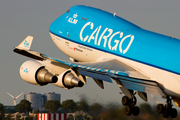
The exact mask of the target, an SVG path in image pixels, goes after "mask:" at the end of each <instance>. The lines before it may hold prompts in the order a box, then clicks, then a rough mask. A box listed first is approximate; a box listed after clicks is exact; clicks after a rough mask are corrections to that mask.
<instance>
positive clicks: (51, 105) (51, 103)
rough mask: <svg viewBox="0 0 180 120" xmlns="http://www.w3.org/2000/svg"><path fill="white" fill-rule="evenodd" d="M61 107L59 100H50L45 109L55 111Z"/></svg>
mask: <svg viewBox="0 0 180 120" xmlns="http://www.w3.org/2000/svg"><path fill="white" fill-rule="evenodd" d="M60 107H61V104H60V102H59V101H58V100H48V101H46V103H45V107H44V108H45V109H46V110H48V111H49V112H51V113H53V112H55V111H56V110H58V109H59V108H60Z"/></svg>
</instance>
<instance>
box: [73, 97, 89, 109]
mask: <svg viewBox="0 0 180 120" xmlns="http://www.w3.org/2000/svg"><path fill="white" fill-rule="evenodd" d="M76 110H78V111H81V110H82V111H84V112H88V111H89V104H88V102H87V100H86V99H85V98H83V99H81V100H80V101H78V102H76Z"/></svg>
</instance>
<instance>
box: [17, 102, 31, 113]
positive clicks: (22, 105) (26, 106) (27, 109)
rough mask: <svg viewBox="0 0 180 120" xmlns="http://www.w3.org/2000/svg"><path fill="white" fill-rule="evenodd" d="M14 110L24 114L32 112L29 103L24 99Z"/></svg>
mask: <svg viewBox="0 0 180 120" xmlns="http://www.w3.org/2000/svg"><path fill="white" fill-rule="evenodd" d="M16 108H17V110H18V112H20V113H23V112H24V113H26V114H28V113H29V112H30V111H32V108H31V103H30V102H29V101H28V100H26V99H24V100H21V101H20V103H19V104H18V105H17V106H16Z"/></svg>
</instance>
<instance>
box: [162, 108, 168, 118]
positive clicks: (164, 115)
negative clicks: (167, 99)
mask: <svg viewBox="0 0 180 120" xmlns="http://www.w3.org/2000/svg"><path fill="white" fill-rule="evenodd" d="M162 114H163V117H164V118H168V117H169V110H168V109H164V111H163V113H162Z"/></svg>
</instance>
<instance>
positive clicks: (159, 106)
mask: <svg viewBox="0 0 180 120" xmlns="http://www.w3.org/2000/svg"><path fill="white" fill-rule="evenodd" d="M163 110H164V106H163V104H158V105H157V112H158V113H159V114H161V113H163Z"/></svg>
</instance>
